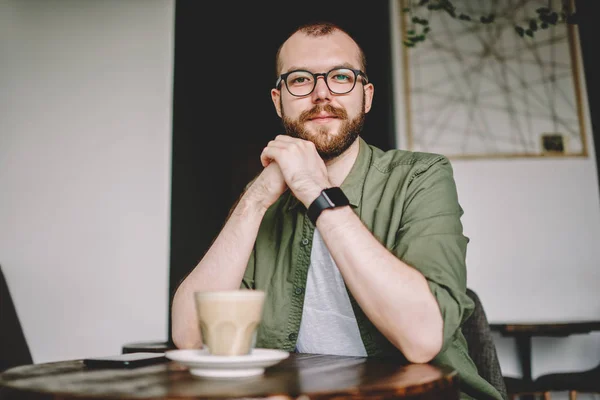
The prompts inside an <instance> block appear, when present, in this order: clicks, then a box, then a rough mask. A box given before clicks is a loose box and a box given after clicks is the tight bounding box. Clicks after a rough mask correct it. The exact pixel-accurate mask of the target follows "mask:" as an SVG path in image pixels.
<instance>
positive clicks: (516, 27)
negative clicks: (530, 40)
mask: <svg viewBox="0 0 600 400" xmlns="http://www.w3.org/2000/svg"><path fill="white" fill-rule="evenodd" d="M515 31H516V32H517V34H518V35H519V36H521V37H523V36H524V35H525V29H523V28H521V27H520V26H515Z"/></svg>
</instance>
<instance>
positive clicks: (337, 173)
mask: <svg viewBox="0 0 600 400" xmlns="http://www.w3.org/2000/svg"><path fill="white" fill-rule="evenodd" d="M359 148H360V141H359V140H358V138H356V140H355V141H354V143H352V144H351V145H350V147H348V149H347V150H346V151H345V152H343V153H342V154H340V155H339V156H337V157H336V158H334V159H332V160H329V161H327V162H326V163H325V165H326V167H327V174H328V175H329V182H330V183H331V184H332V185H333V186H340V185H341V184H342V182H344V179H346V177H347V176H348V174H349V173H350V170H351V169H352V166H353V165H354V162H355V161H356V157H358V150H359Z"/></svg>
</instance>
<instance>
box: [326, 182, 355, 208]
mask: <svg viewBox="0 0 600 400" xmlns="http://www.w3.org/2000/svg"><path fill="white" fill-rule="evenodd" d="M323 195H325V196H327V197H328V199H329V203H330V204H331V207H341V206H347V205H348V204H350V201H349V200H348V198H347V197H346V195H345V194H344V192H343V191H342V189H340V188H339V187H332V188H329V189H325V190H323Z"/></svg>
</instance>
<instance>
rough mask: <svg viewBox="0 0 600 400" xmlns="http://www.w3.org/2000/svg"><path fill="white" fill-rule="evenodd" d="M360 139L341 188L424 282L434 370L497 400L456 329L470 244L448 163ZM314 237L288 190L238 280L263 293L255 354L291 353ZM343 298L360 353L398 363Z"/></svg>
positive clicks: (466, 306)
mask: <svg viewBox="0 0 600 400" xmlns="http://www.w3.org/2000/svg"><path fill="white" fill-rule="evenodd" d="M358 140H360V149H359V154H358V157H357V159H356V161H355V163H354V166H353V167H352V169H351V170H350V173H349V174H348V176H347V177H346V179H345V180H344V182H343V183H342V185H341V188H342V190H343V191H344V193H345V194H346V196H347V197H348V199H349V200H350V204H351V206H352V208H353V210H354V211H355V212H356V214H357V215H358V216H359V217H360V219H361V220H362V221H363V223H364V224H365V225H366V227H367V228H368V229H369V230H370V231H371V232H372V233H373V235H374V236H375V237H376V238H377V239H378V240H379V241H380V242H381V243H382V244H383V245H384V246H385V247H386V248H387V249H388V250H389V251H391V252H392V253H393V254H395V255H396V256H397V257H398V258H399V259H401V260H402V261H404V262H405V263H406V264H408V265H411V266H413V267H414V268H416V269H417V270H419V271H420V272H421V273H422V274H423V275H424V276H425V278H426V279H427V282H428V283H429V288H430V289H431V292H432V293H433V294H434V296H435V298H436V299H437V302H438V304H439V307H440V310H441V314H442V316H443V319H444V342H443V346H442V350H441V351H440V353H439V354H438V355H437V356H436V357H435V359H434V360H433V361H432V363H433V364H438V365H448V366H451V367H453V368H454V369H455V370H457V371H458V374H459V378H460V382H461V390H462V391H463V397H464V398H469V397H468V396H467V394H468V395H469V396H472V397H474V398H476V399H502V397H501V396H500V394H499V393H498V392H497V391H496V390H495V389H494V387H492V386H491V385H490V384H489V383H488V382H487V381H485V380H484V379H483V378H482V377H480V376H479V375H478V373H477V369H476V367H475V365H474V363H473V361H472V360H471V358H470V357H469V355H468V353H467V344H466V341H465V338H464V336H463V334H462V332H461V330H460V326H461V324H462V322H463V321H464V320H465V319H466V318H467V317H468V316H469V315H470V314H471V312H472V311H473V308H474V304H473V302H472V301H471V299H470V298H469V297H468V296H467V294H466V266H465V256H466V248H467V243H468V241H469V239H468V238H467V237H465V236H464V235H463V229H462V224H461V222H460V217H461V216H462V214H463V210H462V209H461V207H460V205H459V203H458V197H457V192H456V185H455V182H454V178H453V172H452V167H451V165H450V162H449V161H448V159H447V158H445V157H443V156H441V155H437V154H428V153H417V152H409V151H402V150H391V151H387V152H384V151H382V150H380V149H378V148H376V147H374V146H370V145H368V144H367V143H366V142H365V141H364V140H363V139H362V138H359V139H358ZM314 230H315V226H314V225H313V224H312V223H311V222H310V220H309V219H308V218H307V216H306V209H305V207H304V205H303V204H302V203H300V202H299V201H298V200H297V199H296V198H295V197H294V196H293V195H292V194H291V193H290V192H289V191H287V192H285V193H284V194H283V195H282V196H281V197H280V198H279V199H278V200H277V201H276V202H275V203H274V204H273V205H272V206H271V207H270V208H269V209H268V210H267V212H266V214H265V216H264V217H263V220H262V223H261V226H260V228H259V232H258V236H257V238H256V242H255V245H254V249H253V251H252V254H251V256H250V259H249V261H248V266H247V269H246V272H245V275H244V279H243V282H242V287H245V288H251V289H261V290H264V291H266V294H267V297H266V302H265V306H264V318H263V321H262V323H261V325H260V326H259V329H258V334H257V343H256V345H257V346H258V347H263V348H277V349H283V350H287V351H294V350H295V347H296V340H297V338H298V331H299V328H300V320H301V318H302V307H303V303H304V288H305V285H306V279H307V273H308V268H309V265H310V254H311V248H312V238H313V233H314ZM348 295H349V297H350V301H351V303H352V307H353V309H354V314H355V316H356V320H357V323H358V328H359V331H360V334H361V338H362V341H363V343H364V346H365V349H366V351H367V354H368V355H369V356H396V357H399V358H401V359H403V360H406V359H405V358H404V357H403V356H402V354H401V353H400V352H399V350H398V349H397V348H396V347H395V346H393V345H392V344H391V343H390V342H389V341H388V340H387V339H386V338H385V337H384V336H383V335H382V334H381V333H380V332H379V331H378V330H377V328H376V327H375V326H374V325H373V323H371V321H370V320H369V319H368V318H367V317H366V316H365V313H364V312H363V311H362V310H361V308H360V306H359V305H358V304H357V302H356V300H355V299H354V297H353V296H352V293H350V292H348Z"/></svg>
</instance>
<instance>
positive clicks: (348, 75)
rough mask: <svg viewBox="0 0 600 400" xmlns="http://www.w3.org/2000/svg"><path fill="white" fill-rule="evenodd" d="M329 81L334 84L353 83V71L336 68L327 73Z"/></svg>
mask: <svg viewBox="0 0 600 400" xmlns="http://www.w3.org/2000/svg"><path fill="white" fill-rule="evenodd" d="M328 80H329V82H331V83H336V84H343V83H353V82H354V72H352V70H349V69H345V68H342V69H336V70H333V71H331V72H330V73H329V77H328Z"/></svg>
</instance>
